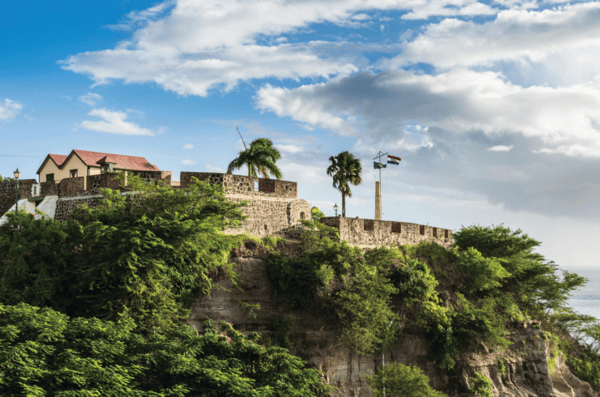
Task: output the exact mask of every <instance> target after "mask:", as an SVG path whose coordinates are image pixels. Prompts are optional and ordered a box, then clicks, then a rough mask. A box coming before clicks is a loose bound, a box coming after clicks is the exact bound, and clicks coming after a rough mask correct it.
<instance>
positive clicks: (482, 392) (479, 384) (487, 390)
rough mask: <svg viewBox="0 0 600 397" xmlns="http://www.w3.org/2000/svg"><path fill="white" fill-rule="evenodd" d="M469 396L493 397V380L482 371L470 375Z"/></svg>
mask: <svg viewBox="0 0 600 397" xmlns="http://www.w3.org/2000/svg"><path fill="white" fill-rule="evenodd" d="M469 387H470V390H469V396H471V397H492V382H491V381H490V380H489V379H488V378H487V376H485V375H483V374H482V373H481V372H476V373H475V375H473V376H472V377H469Z"/></svg>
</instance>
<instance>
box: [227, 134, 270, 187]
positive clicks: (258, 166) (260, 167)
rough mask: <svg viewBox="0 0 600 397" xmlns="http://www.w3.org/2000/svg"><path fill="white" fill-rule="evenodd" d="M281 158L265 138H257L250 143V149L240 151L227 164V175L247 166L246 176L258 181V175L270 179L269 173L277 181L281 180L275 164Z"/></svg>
mask: <svg viewBox="0 0 600 397" xmlns="http://www.w3.org/2000/svg"><path fill="white" fill-rule="evenodd" d="M280 158H281V153H279V150H277V149H275V148H274V147H273V142H272V141H271V140H270V139H267V138H257V139H255V140H253V141H252V142H251V143H250V147H249V148H246V150H242V151H241V152H240V153H239V154H238V156H237V157H236V158H235V159H233V161H232V162H231V163H229V167H227V173H228V174H231V173H232V172H233V170H237V169H239V168H242V167H243V166H244V165H247V166H248V176H249V177H252V178H254V179H258V175H259V174H262V176H263V177H264V178H266V179H270V176H269V173H270V174H271V175H273V176H274V177H275V178H277V179H281V178H282V175H281V171H280V170H279V168H278V167H277V166H276V165H275V162H277V160H279V159H280Z"/></svg>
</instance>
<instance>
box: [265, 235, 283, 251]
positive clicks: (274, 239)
mask: <svg viewBox="0 0 600 397" xmlns="http://www.w3.org/2000/svg"><path fill="white" fill-rule="evenodd" d="M261 241H262V245H263V246H264V247H265V248H267V249H268V250H269V251H273V250H275V249H276V248H277V245H278V244H279V243H281V242H285V241H286V240H285V239H284V238H283V237H279V236H265V237H263V238H262V239H261Z"/></svg>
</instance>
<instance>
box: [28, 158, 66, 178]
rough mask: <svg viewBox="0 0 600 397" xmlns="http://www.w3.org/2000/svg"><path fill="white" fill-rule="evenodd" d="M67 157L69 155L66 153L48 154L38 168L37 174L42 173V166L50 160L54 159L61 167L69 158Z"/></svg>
mask: <svg viewBox="0 0 600 397" xmlns="http://www.w3.org/2000/svg"><path fill="white" fill-rule="evenodd" d="M67 157H68V156H65V155H64V154H48V155H47V156H46V158H45V159H44V161H43V162H42V165H40V168H38V170H37V172H36V174H39V173H40V171H41V170H42V168H44V166H45V165H46V163H47V162H48V160H52V161H53V162H54V164H56V166H57V167H58V168H60V167H61V166H62V165H63V163H64V162H65V160H66V159H67Z"/></svg>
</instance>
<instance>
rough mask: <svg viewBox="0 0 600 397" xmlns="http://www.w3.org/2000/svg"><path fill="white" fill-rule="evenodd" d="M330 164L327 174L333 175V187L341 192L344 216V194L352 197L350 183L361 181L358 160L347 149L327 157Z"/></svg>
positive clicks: (344, 213) (360, 168) (357, 183)
mask: <svg viewBox="0 0 600 397" xmlns="http://www.w3.org/2000/svg"><path fill="white" fill-rule="evenodd" d="M329 161H330V162H331V165H330V166H329V167H327V175H329V176H331V177H333V187H334V188H336V189H338V190H339V191H340V192H341V193H342V216H344V217H345V216H346V196H348V197H352V191H351V190H350V184H352V185H355V186H356V185H359V184H360V183H361V182H362V179H361V177H360V173H361V172H362V167H361V165H360V160H359V159H357V158H356V157H354V155H353V154H351V153H349V152H348V151H345V152H341V153H340V154H338V155H337V156H335V157H334V156H331V157H329Z"/></svg>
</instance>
